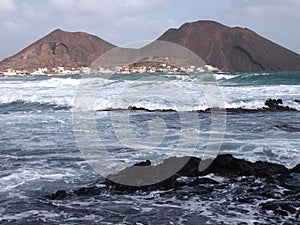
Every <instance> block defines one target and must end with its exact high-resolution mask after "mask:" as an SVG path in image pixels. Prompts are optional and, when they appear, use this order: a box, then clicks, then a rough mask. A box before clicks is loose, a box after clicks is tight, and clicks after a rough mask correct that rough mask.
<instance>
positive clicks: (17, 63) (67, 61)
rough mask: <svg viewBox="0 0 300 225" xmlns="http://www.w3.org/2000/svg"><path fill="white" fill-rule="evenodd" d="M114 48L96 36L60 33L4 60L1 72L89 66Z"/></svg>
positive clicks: (57, 32)
mask: <svg viewBox="0 0 300 225" xmlns="http://www.w3.org/2000/svg"><path fill="white" fill-rule="evenodd" d="M114 47H115V46H114V45H112V44H110V43H108V42H106V41H104V40H102V39H100V38H98V37H96V36H94V35H90V34H87V33H84V32H66V31H63V30H60V29H57V30H55V31H53V32H51V33H50V34H48V35H47V36H45V37H44V38H42V39H40V40H38V41H36V42H35V43H33V44H32V45H30V46H28V47H27V48H25V49H24V50H22V51H21V52H19V53H17V54H16V55H14V56H12V57H9V58H6V59H4V60H3V61H2V62H1V63H0V69H7V68H12V69H28V70H30V69H36V68H43V67H46V68H49V69H51V68H53V67H59V66H63V67H66V68H77V67H81V66H90V64H91V63H92V62H93V61H95V60H96V59H97V58H98V57H99V56H100V55H102V54H104V53H105V52H107V51H108V50H110V49H112V48H114Z"/></svg>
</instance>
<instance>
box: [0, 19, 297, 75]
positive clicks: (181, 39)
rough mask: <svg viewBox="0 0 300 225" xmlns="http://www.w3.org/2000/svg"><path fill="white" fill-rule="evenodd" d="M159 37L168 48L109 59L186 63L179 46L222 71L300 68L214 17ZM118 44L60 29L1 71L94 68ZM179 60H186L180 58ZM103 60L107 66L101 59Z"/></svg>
mask: <svg viewBox="0 0 300 225" xmlns="http://www.w3.org/2000/svg"><path fill="white" fill-rule="evenodd" d="M158 41H167V42H169V43H168V44H167V45H164V46H162V45H161V43H158V42H157V41H156V42H153V43H152V44H150V45H149V46H146V47H144V48H143V49H141V50H140V51H134V50H133V49H122V48H116V51H112V52H111V53H110V54H108V57H106V58H107V60H108V63H111V62H124V63H125V62H127V61H132V59H134V58H138V56H139V55H147V56H148V59H149V60H150V61H151V60H152V61H153V59H151V54H152V52H153V51H154V52H155V54H159V55H160V56H162V57H164V58H166V57H168V58H169V56H170V57H171V56H172V57H175V58H176V57H177V59H176V60H177V61H176V62H178V64H179V62H180V63H182V62H183V59H184V57H183V56H181V55H180V53H179V52H178V48H176V47H174V46H171V45H170V44H173V45H175V44H178V45H180V46H183V47H185V48H187V49H189V50H191V51H192V52H194V53H195V54H196V55H198V56H200V57H201V59H203V60H204V62H205V63H207V64H210V65H212V66H214V67H218V68H219V69H221V70H222V71H236V72H260V71H300V55H299V54H297V53H295V52H292V51H290V50H288V49H285V48H283V47H281V46H279V45H277V44H275V43H273V42H271V41H269V40H267V39H265V38H263V37H261V36H259V35H258V34H256V33H255V32H253V31H251V30H249V29H246V28H240V27H228V26H224V25H222V24H220V23H217V22H213V21H198V22H192V23H185V24H183V25H182V26H181V27H180V28H179V29H169V30H168V31H166V32H165V33H164V34H163V35H162V36H161V37H159V38H158ZM174 43H175V44H174ZM176 46H177V45H176ZM114 47H116V46H114V45H112V44H110V43H108V42H106V41H104V40H102V39H100V38H98V37H96V36H93V35H90V34H87V33H84V32H66V31H63V30H60V29H57V30H55V31H53V32H52V33H50V34H48V35H47V36H45V37H44V38H42V39H40V40H38V41H37V42H35V43H33V44H32V45H30V46H28V47H27V48H25V49H24V50H22V51H21V52H19V53H17V54H16V55H14V56H12V57H9V58H6V59H4V60H3V61H2V62H0V70H4V69H8V68H11V69H27V70H31V69H36V68H42V67H47V68H53V67H58V66H64V67H66V68H68V69H69V68H77V67H80V66H90V65H93V62H94V61H95V60H96V59H97V58H98V57H99V56H101V55H103V54H104V53H105V52H107V51H109V50H111V49H113V48H114ZM172 48H173V52H172V50H171V49H172ZM170 52H172V53H170ZM164 53H165V54H169V55H168V56H166V55H164ZM184 54H186V52H184V50H183V53H182V55H184ZM109 57H111V58H109ZM178 58H180V59H181V61H180V60H179V61H178ZM118 60H119V61H118ZM100 61H101V60H100ZM96 62H97V60H96ZM174 62H175V61H174ZM189 62H190V61H189ZM98 64H99V65H101V63H99V62H98ZM106 64H107V63H106Z"/></svg>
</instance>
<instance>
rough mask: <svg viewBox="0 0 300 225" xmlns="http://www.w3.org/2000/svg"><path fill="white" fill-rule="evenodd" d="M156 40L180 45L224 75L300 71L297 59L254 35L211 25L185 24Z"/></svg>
mask: <svg viewBox="0 0 300 225" xmlns="http://www.w3.org/2000/svg"><path fill="white" fill-rule="evenodd" d="M158 40H161V41H168V42H173V43H176V44H179V45H182V46H184V47H186V48H188V49H190V50H191V51H193V52H194V53H196V54H197V55H198V56H200V57H201V58H202V59H203V60H204V61H205V62H206V63H207V64H211V65H213V66H216V67H218V68H219V69H221V70H223V71H247V72H248V71H249V72H250V71H296V70H298V71H300V55H299V54H297V53H295V52H292V51H290V50H288V49H285V48H283V47H281V46H279V45H277V44H275V43H273V42H271V41H269V40H267V39H265V38H263V37H261V36H259V35H258V34H256V33H255V32H253V31H251V30H249V29H245V28H240V27H233V28H231V27H227V26H224V25H222V24H219V23H216V22H213V21H198V22H193V23H186V24H184V25H182V26H181V27H180V28H179V29H169V30H168V31H167V32H165V33H164V34H163V35H162V36H161V37H160V38H159V39H158Z"/></svg>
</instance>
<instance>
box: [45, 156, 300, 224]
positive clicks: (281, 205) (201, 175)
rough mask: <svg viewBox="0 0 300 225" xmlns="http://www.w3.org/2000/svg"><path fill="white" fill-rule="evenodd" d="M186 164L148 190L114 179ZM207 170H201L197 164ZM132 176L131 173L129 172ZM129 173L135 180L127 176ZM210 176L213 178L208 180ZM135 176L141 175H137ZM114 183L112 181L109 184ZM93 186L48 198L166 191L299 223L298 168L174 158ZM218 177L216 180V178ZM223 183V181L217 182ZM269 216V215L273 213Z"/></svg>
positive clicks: (167, 195) (226, 158)
mask: <svg viewBox="0 0 300 225" xmlns="http://www.w3.org/2000/svg"><path fill="white" fill-rule="evenodd" d="M182 162H187V163H186V164H185V166H184V167H183V168H181V169H180V170H179V171H178V172H177V173H175V174H174V175H172V176H171V177H170V178H168V179H166V180H164V181H162V182H159V183H155V184H152V185H147V186H128V185H122V184H120V183H115V182H113V181H111V180H110V179H131V182H133V181H135V180H136V181H138V180H140V179H141V177H139V176H140V174H134V173H135V172H136V171H139V170H142V171H146V173H144V174H146V176H148V177H147V179H151V175H153V174H154V176H155V175H157V173H164V172H167V171H166V170H167V169H168V168H171V167H170V165H179V164H181V163H182ZM200 162H202V163H203V164H202V165H205V163H208V164H209V166H208V167H207V168H206V169H205V170H203V171H199V163H200ZM131 172H132V173H131ZM128 173H131V176H130V177H128V176H127V175H128ZM209 174H211V175H209ZM134 175H137V176H134ZM108 178H110V179H108ZM108 178H106V179H105V180H104V181H101V182H99V183H98V184H97V185H95V186H89V187H82V188H80V189H76V190H71V191H65V190H60V191H57V192H56V193H53V194H51V195H48V196H45V197H44V199H46V201H47V202H48V201H49V200H50V204H51V205H52V203H51V202H52V201H64V200H65V199H73V198H77V197H78V198H82V197H85V198H89V197H93V196H101V195H106V194H107V193H109V194H110V195H115V194H116V195H124V194H129V195H139V194H140V193H142V192H148V191H153V190H165V191H163V192H161V194H160V195H161V196H162V197H165V198H167V199H174V198H175V199H178V200H180V199H186V198H192V197H193V196H198V197H199V198H200V199H203V201H207V200H208V199H211V200H213V201H224V197H226V196H232V197H230V202H231V203H233V204H234V205H236V206H237V207H239V206H241V205H245V204H246V205H248V204H250V205H253V204H257V205H258V206H259V207H260V211H261V216H263V217H265V218H269V219H270V221H274V220H275V221H277V222H278V223H281V222H284V221H286V220H287V218H288V220H289V221H290V222H292V223H293V224H297V222H299V221H300V212H299V209H300V194H299V193H300V164H298V165H296V166H295V167H294V168H292V169H288V168H286V167H285V166H283V165H280V164H275V163H269V162H262V161H257V162H254V163H252V162H249V161H246V160H243V159H237V158H234V157H233V156H232V155H230V154H227V155H219V156H217V157H216V158H215V159H214V160H202V161H201V159H199V158H196V157H181V158H177V157H172V158H169V159H166V160H164V161H163V163H162V164H159V165H156V166H153V165H151V162H150V161H149V160H147V161H145V162H140V163H138V164H136V165H134V166H131V167H128V168H125V169H124V170H122V171H120V172H118V173H117V174H112V175H110V176H108ZM216 178H218V179H216ZM219 178H221V179H219ZM270 212H271V214H270Z"/></svg>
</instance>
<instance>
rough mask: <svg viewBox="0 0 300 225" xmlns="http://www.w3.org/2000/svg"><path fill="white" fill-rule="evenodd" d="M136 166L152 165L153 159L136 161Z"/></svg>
mask: <svg viewBox="0 0 300 225" xmlns="http://www.w3.org/2000/svg"><path fill="white" fill-rule="evenodd" d="M134 166H151V161H150V160H146V161H145V162H140V163H136V164H135V165H134Z"/></svg>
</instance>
